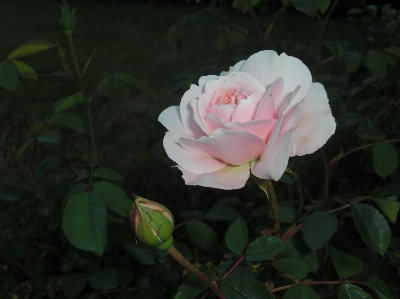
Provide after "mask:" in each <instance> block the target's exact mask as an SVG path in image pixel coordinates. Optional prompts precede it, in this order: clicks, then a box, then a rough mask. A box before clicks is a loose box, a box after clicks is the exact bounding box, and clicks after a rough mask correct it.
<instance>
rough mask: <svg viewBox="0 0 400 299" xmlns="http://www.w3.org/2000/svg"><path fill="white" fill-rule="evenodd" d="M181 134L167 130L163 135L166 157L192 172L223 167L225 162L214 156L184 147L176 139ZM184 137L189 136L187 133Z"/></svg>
mask: <svg viewBox="0 0 400 299" xmlns="http://www.w3.org/2000/svg"><path fill="white" fill-rule="evenodd" d="M181 137H182V135H178V134H174V133H172V132H167V133H166V134H165V137H164V142H163V143H164V148H165V151H166V152H167V155H168V157H169V158H170V159H171V160H172V161H174V162H175V163H177V164H178V165H179V166H181V167H184V168H185V169H187V170H189V171H191V172H193V173H197V174H200V173H209V172H213V171H217V170H219V169H221V168H223V167H225V165H226V163H224V162H222V161H218V160H216V159H214V158H211V157H207V156H205V155H200V154H197V153H194V152H191V151H188V150H186V149H184V148H183V147H182V146H181V145H180V144H179V143H178V140H179V139H180V138H181ZM185 138H188V139H189V138H191V137H190V136H189V135H187V136H185Z"/></svg>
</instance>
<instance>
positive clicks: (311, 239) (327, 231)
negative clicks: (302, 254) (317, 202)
mask: <svg viewBox="0 0 400 299" xmlns="http://www.w3.org/2000/svg"><path fill="white" fill-rule="evenodd" d="M336 228H337V218H336V215H335V214H334V213H332V212H323V211H321V212H315V213H314V214H312V215H311V216H309V217H307V219H306V221H305V223H304V227H303V229H302V231H303V235H304V240H305V241H306V243H307V245H308V246H309V247H310V248H311V249H312V250H314V251H315V250H317V249H318V248H320V247H322V246H323V245H325V244H326V243H327V242H328V241H329V240H330V238H331V237H332V236H333V234H334V233H335V231H336Z"/></svg>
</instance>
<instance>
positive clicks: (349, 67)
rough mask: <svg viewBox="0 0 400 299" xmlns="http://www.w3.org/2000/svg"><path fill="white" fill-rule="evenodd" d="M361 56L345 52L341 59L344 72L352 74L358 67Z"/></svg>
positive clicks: (356, 53)
mask: <svg viewBox="0 0 400 299" xmlns="http://www.w3.org/2000/svg"><path fill="white" fill-rule="evenodd" d="M361 59H362V55H361V54H360V53H358V52H347V53H346V55H345V56H344V57H343V61H344V65H345V68H346V71H348V72H349V73H354V72H355V71H357V70H358V68H359V67H360V63H361Z"/></svg>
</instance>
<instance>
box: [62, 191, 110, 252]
mask: <svg viewBox="0 0 400 299" xmlns="http://www.w3.org/2000/svg"><path fill="white" fill-rule="evenodd" d="M63 230H64V233H65V235H66V236H67V239H68V241H69V242H70V243H71V244H72V245H74V246H75V247H77V248H79V249H82V250H87V251H94V252H95V253H97V254H98V255H102V254H103V251H104V247H105V245H106V207H105V205H104V201H103V199H102V198H101V194H100V192H98V191H92V192H90V193H87V192H82V193H77V194H75V195H73V196H72V197H70V198H69V199H68V201H67V204H66V205H65V209H64V215H63Z"/></svg>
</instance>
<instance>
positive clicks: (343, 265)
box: [329, 246, 364, 279]
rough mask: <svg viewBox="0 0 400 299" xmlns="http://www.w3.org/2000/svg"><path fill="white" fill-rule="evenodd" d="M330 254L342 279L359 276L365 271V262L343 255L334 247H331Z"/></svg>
mask: <svg viewBox="0 0 400 299" xmlns="http://www.w3.org/2000/svg"><path fill="white" fill-rule="evenodd" d="M329 253H330V256H331V259H332V263H333V265H334V266H335V269H336V271H337V273H338V275H339V277H340V278H341V279H343V278H346V277H350V276H354V275H357V274H359V273H361V271H362V270H363V269H364V264H363V262H362V261H361V260H360V259H359V258H357V257H355V256H351V255H349V254H346V253H343V252H341V251H339V250H337V249H336V248H335V247H333V246H329Z"/></svg>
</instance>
